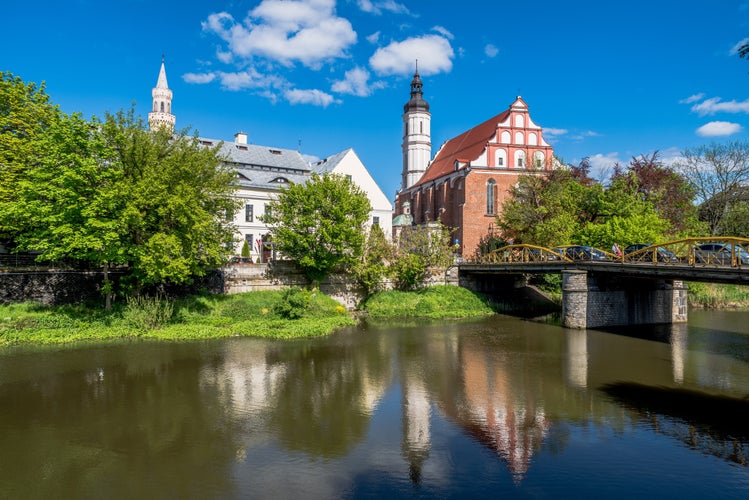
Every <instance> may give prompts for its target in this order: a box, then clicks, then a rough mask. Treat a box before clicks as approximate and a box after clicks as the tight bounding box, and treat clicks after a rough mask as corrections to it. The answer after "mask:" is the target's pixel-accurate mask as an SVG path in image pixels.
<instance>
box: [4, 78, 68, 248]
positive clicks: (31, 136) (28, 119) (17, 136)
mask: <svg viewBox="0 0 749 500" xmlns="http://www.w3.org/2000/svg"><path fill="white" fill-rule="evenodd" d="M60 114H61V113H60V111H59V109H58V108H57V106H55V105H53V104H52V103H51V102H50V98H49V96H48V95H47V93H46V91H45V86H44V83H42V84H41V85H38V86H37V85H36V84H34V83H25V82H24V81H23V80H22V79H21V78H20V77H17V76H14V75H13V74H12V73H8V72H2V71H0V211H2V210H3V207H4V206H7V204H9V203H10V204H13V203H15V201H16V200H17V197H18V195H17V190H18V188H19V185H18V181H19V177H20V176H21V175H23V174H24V173H25V172H26V171H27V170H28V169H29V168H31V167H32V166H33V165H35V164H36V163H37V161H38V159H39V156H40V144H43V143H45V142H48V140H49V136H48V135H46V134H47V131H48V129H49V127H50V126H51V124H52V122H55V121H57V120H58V119H59V117H60ZM17 222H18V221H16V220H15V219H13V220H11V219H9V218H8V217H0V237H4V238H12V237H13V236H14V235H15V234H17V233H18V232H19V230H20V228H19V227H17V226H16V223H17Z"/></svg>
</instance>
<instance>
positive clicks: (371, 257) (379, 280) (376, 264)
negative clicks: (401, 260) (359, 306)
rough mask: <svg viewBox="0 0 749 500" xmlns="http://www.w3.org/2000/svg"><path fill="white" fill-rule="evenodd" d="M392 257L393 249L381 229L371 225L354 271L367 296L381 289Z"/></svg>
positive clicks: (387, 275)
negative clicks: (359, 260)
mask: <svg viewBox="0 0 749 500" xmlns="http://www.w3.org/2000/svg"><path fill="white" fill-rule="evenodd" d="M394 256H395V249H394V248H393V245H392V244H391V243H390V242H389V241H388V239H387V238H386V237H385V233H384V232H383V231H382V228H381V227H380V226H379V225H377V224H375V225H373V226H372V227H371V228H370V229H369V237H368V238H367V243H366V246H365V249H364V256H363V257H362V260H361V262H360V263H359V264H358V265H357V266H356V269H355V275H356V278H357V281H359V283H360V284H361V285H362V286H363V287H364V290H365V293H366V294H367V295H370V294H372V293H373V292H376V291H378V290H380V289H382V287H383V284H384V281H385V280H386V279H387V278H388V277H389V276H390V265H391V263H392V262H393V258H394Z"/></svg>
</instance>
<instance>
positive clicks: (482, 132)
mask: <svg viewBox="0 0 749 500" xmlns="http://www.w3.org/2000/svg"><path fill="white" fill-rule="evenodd" d="M509 114H510V110H509V109H508V110H506V111H503V112H502V113H500V114H498V115H496V116H493V117H491V118H489V119H488V120H486V121H485V122H483V123H480V124H479V125H476V126H475V127H473V128H472V129H470V130H468V131H466V132H463V133H462V134H460V135H459V136H457V137H454V138H452V139H450V140H449V141H447V142H446V143H445V144H443V145H442V147H441V148H440V150H439V151H438V152H437V156H435V157H434V160H432V163H430V164H429V167H428V168H427V170H426V172H424V175H422V176H421V179H419V180H418V182H417V183H416V184H414V185H415V186H418V185H421V184H424V183H426V182H429V181H433V180H435V179H438V178H440V177H442V176H443V175H446V174H449V173H450V172H454V171H455V161H456V160H457V161H459V162H461V163H464V162H468V161H472V160H475V159H476V158H478V157H479V156H480V155H481V153H482V152H483V151H484V148H486V144H487V143H488V142H489V139H491V138H492V137H494V135H495V134H496V132H497V125H499V124H500V123H502V122H504V121H505V120H507V117H508V116H509Z"/></svg>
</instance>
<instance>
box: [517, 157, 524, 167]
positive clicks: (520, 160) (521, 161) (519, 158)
mask: <svg viewBox="0 0 749 500" xmlns="http://www.w3.org/2000/svg"><path fill="white" fill-rule="evenodd" d="M522 167H523V157H522V156H518V168H522Z"/></svg>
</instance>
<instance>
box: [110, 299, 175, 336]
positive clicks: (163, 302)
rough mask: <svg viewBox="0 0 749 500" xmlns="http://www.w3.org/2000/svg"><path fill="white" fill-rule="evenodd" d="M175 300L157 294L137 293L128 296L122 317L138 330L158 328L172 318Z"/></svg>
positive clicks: (126, 322)
mask: <svg viewBox="0 0 749 500" xmlns="http://www.w3.org/2000/svg"><path fill="white" fill-rule="evenodd" d="M173 313H174V302H172V301H171V300H169V299H167V298H165V297H163V296H160V295H157V296H147V295H136V296H133V297H128V298H127V306H126V307H125V309H124V310H123V311H122V319H123V321H124V322H125V324H126V325H127V326H129V327H130V328H134V329H137V330H157V329H159V328H161V327H162V326H165V325H166V324H168V323H169V321H170V320H171V319H172V314H173Z"/></svg>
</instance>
